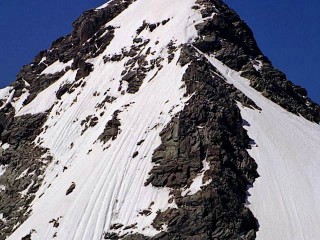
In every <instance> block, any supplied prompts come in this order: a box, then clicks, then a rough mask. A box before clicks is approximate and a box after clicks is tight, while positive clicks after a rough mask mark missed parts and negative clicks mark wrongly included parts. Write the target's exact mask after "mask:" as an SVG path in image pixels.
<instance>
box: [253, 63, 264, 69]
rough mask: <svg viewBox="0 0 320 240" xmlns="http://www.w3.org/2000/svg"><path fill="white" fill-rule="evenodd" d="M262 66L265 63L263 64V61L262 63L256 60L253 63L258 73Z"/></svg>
mask: <svg viewBox="0 0 320 240" xmlns="http://www.w3.org/2000/svg"><path fill="white" fill-rule="evenodd" d="M262 66H263V63H262V61H260V60H255V61H254V62H253V67H254V68H255V69H256V70H257V71H260V69H261V68H262Z"/></svg>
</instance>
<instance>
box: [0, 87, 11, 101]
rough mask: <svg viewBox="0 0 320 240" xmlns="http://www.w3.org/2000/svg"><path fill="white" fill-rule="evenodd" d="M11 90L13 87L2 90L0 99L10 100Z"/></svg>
mask: <svg viewBox="0 0 320 240" xmlns="http://www.w3.org/2000/svg"><path fill="white" fill-rule="evenodd" d="M11 90H12V87H6V88H3V89H0V99H5V98H8V97H9V95H10V91H11Z"/></svg>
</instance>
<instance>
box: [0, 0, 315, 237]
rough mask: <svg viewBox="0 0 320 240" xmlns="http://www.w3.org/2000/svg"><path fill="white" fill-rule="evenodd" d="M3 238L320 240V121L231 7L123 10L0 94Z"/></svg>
mask: <svg viewBox="0 0 320 240" xmlns="http://www.w3.org/2000/svg"><path fill="white" fill-rule="evenodd" d="M0 99H1V100H0V134H1V137H0V140H1V145H0V146H1V147H0V199H1V202H0V229H1V231H0V239H1V240H2V239H9V240H17V239H23V240H28V239H32V240H36V239H39V240H44V239H46V240H47V239H59V240H60V239H63V240H72V239H74V240H80V239H82V240H88V239H92V240H98V239H247V240H250V239H308V240H309V239H318V237H319V236H320V229H319V227H318V223H319V222H320V207H319V205H318V202H319V200H320V188H319V186H318V184H317V183H319V182H320V181H319V180H320V177H319V174H318V173H319V172H320V151H319V146H320V125H319V123H320V106H318V105H317V104H316V103H314V102H313V101H312V100H311V99H309V98H308V96H307V92H306V90H305V89H304V88H302V87H299V86H295V85H294V84H292V83H291V82H290V81H288V80H287V79H286V76H285V74H284V73H282V72H281V71H279V70H277V69H275V68H274V67H273V66H272V63H271V62H270V60H269V59H268V58H267V57H266V56H264V55H263V53H262V52H261V51H260V49H259V48H258V46H257V43H256V41H255V40H254V37H253V33H252V31H251V30H250V29H249V28H248V26H247V25H246V24H245V23H244V22H243V21H242V20H241V19H240V18H239V16H238V15H237V14H236V13H235V12H234V11H233V10H231V9H230V8H229V7H228V6H227V5H226V4H224V3H223V2H222V1H220V0H183V1H182V0H112V1H110V2H107V3H106V4H104V5H102V6H101V7H99V8H97V9H92V10H89V11H87V12H85V13H84V14H83V15H82V16H80V18H78V19H77V20H76V21H75V22H74V23H73V31H72V33H70V34H69V35H67V36H65V37H61V38H59V39H57V40H56V41H54V42H53V43H52V46H51V48H50V49H48V50H45V51H42V52H40V53H39V54H38V55H37V56H36V57H35V59H34V61H33V62H32V63H31V64H29V65H26V66H24V67H23V68H22V70H21V71H20V73H19V74H18V75H17V79H16V81H15V82H14V83H12V84H11V85H10V86H8V87H7V88H4V89H2V90H0Z"/></svg>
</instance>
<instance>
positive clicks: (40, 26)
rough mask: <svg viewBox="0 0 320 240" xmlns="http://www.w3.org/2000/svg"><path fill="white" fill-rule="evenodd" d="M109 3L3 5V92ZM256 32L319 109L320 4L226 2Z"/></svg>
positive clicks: (6, 1) (16, 1)
mask: <svg viewBox="0 0 320 240" xmlns="http://www.w3.org/2000/svg"><path fill="white" fill-rule="evenodd" d="M104 2H105V0H91V1H89V0H77V1H74V0H72V1H71V0H63V1H62V0H55V1H43V0H42V1H40V0H29V1H21V0H2V1H0V33H1V37H0V87H4V86H6V85H7V84H9V83H10V82H11V81H13V80H14V78H15V75H16V74H17V73H18V71H19V69H20V68H21V66H22V65H24V64H27V63H29V62H30V61H31V60H32V59H33V57H34V56H35V55H36V54H37V53H38V52H39V51H40V50H43V49H46V48H48V47H49V46H50V44H51V42H52V41H53V40H55V39H56V38H58V37H60V36H62V35H65V34H67V33H69V32H70V31H71V23H72V22H73V21H74V20H75V19H76V18H77V17H78V16H79V15H80V14H81V13H82V12H83V11H84V10H87V9H90V8H93V7H96V6H99V5H101V4H103V3H104ZM225 2H227V3H228V4H229V5H230V6H231V7H232V8H234V9H235V10H236V11H237V12H238V13H239V14H240V16H241V17H242V19H244V20H245V21H246V22H247V23H248V25H249V26H250V27H251V29H252V30H253V32H254V34H255V37H256V40H257V41H258V44H259V46H260V48H261V49H262V51H263V52H264V53H265V54H266V55H267V56H268V57H269V58H270V59H271V61H272V62H273V64H274V65H275V66H276V67H277V68H279V69H280V70H282V71H284V72H285V73H286V74H287V76H288V78H289V79H290V80H291V81H293V82H294V83H296V84H299V85H302V86H303V87H305V88H307V90H308V92H309V95H310V96H311V98H312V99H314V100H315V101H317V102H318V103H320V76H319V74H318V71H319V70H320V26H319V23H320V1H319V0H308V1H301V0H282V1H279V0H278V1H276V0H265V1H257V0H243V1H239V0H225Z"/></svg>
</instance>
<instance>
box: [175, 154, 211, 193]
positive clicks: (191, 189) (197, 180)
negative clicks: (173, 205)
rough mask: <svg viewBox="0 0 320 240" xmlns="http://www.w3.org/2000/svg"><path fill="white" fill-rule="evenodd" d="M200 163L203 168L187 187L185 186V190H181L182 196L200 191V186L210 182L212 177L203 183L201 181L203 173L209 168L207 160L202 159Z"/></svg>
mask: <svg viewBox="0 0 320 240" xmlns="http://www.w3.org/2000/svg"><path fill="white" fill-rule="evenodd" d="M202 164H203V169H202V170H201V173H200V174H198V176H197V177H196V178H195V179H193V182H192V184H191V185H190V187H189V188H186V189H185V190H183V192H182V193H181V196H183V197H184V196H186V195H193V194H196V193H197V192H199V191H201V187H203V186H206V185H208V184H210V183H211V181H212V179H210V180H208V181H206V182H205V183H204V182H203V177H204V173H205V172H206V171H207V170H209V169H210V164H209V162H208V161H207V160H204V161H203V162H202Z"/></svg>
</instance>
